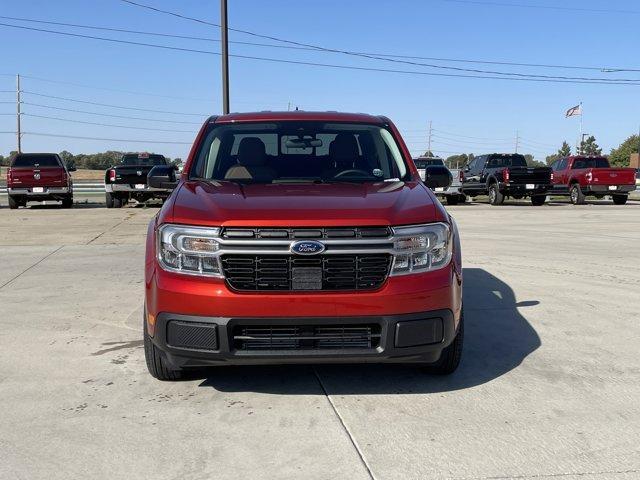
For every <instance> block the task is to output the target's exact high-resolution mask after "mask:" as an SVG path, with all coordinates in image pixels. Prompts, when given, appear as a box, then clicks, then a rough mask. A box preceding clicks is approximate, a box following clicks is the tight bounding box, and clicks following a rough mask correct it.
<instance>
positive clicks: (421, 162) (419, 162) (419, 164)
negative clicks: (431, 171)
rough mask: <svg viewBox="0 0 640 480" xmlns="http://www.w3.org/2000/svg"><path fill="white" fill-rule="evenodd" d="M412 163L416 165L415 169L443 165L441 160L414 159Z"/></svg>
mask: <svg viewBox="0 0 640 480" xmlns="http://www.w3.org/2000/svg"><path fill="white" fill-rule="evenodd" d="M413 163H415V164H416V168H427V167H431V166H433V165H444V162H443V161H442V159H441V158H416V159H415V160H414V161H413Z"/></svg>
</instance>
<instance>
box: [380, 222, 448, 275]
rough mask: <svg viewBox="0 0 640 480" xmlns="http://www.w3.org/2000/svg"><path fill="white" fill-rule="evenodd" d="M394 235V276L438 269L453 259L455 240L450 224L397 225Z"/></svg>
mask: <svg viewBox="0 0 640 480" xmlns="http://www.w3.org/2000/svg"><path fill="white" fill-rule="evenodd" d="M393 238H394V242H393V250H394V255H393V266H392V267H391V275H407V274H410V273H423V272H429V271H432V270H438V269H439V268H443V267H445V266H447V265H448V264H449V262H450V261H451V255H452V250H453V242H452V240H451V228H450V227H449V225H447V224H446V223H430V224H427V225H415V226H411V227H394V229H393Z"/></svg>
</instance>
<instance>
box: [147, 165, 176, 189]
mask: <svg viewBox="0 0 640 480" xmlns="http://www.w3.org/2000/svg"><path fill="white" fill-rule="evenodd" d="M147 183H148V184H149V186H150V187H152V188H162V189H163V190H173V189H174V188H176V185H178V180H177V179H176V170H175V168H174V167H173V166H172V165H156V166H155V167H153V168H152V169H151V170H150V171H149V174H148V175H147Z"/></svg>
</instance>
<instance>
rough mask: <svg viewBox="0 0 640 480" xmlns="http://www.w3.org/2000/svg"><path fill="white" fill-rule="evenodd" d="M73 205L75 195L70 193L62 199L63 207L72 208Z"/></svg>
mask: <svg viewBox="0 0 640 480" xmlns="http://www.w3.org/2000/svg"><path fill="white" fill-rule="evenodd" d="M71 207H73V195H69V196H67V197H64V198H63V199H62V208H71Z"/></svg>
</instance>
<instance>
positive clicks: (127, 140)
mask: <svg viewBox="0 0 640 480" xmlns="http://www.w3.org/2000/svg"><path fill="white" fill-rule="evenodd" d="M11 133H14V132H11ZM23 134H24V135H35V136H39V137H59V138H74V139H78V140H104V141H108V142H131V143H149V144H171V145H191V143H192V142H169V141H165V140H135V139H124V138H102V137H81V136H76V135H61V134H57V133H43V132H24V133H23Z"/></svg>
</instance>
